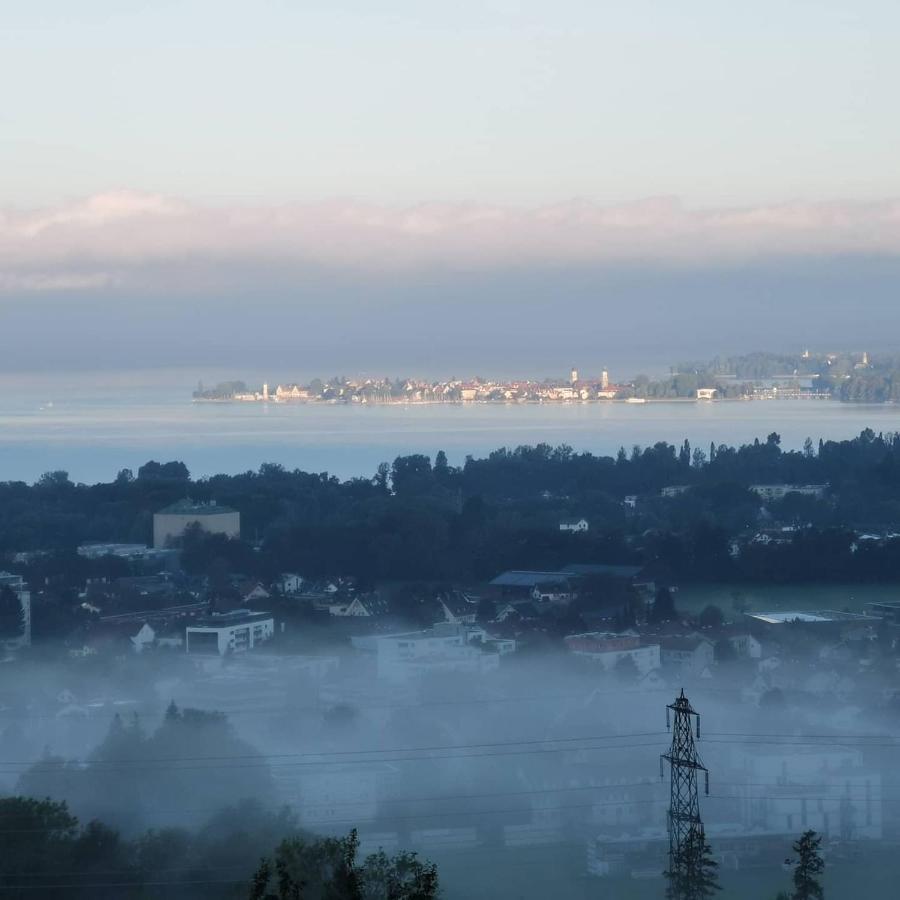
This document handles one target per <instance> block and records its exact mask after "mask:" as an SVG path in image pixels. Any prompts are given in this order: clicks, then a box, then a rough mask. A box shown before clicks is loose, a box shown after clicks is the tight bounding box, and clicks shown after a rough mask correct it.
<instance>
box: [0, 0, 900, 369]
mask: <svg viewBox="0 0 900 900" xmlns="http://www.w3.org/2000/svg"><path fill="white" fill-rule="evenodd" d="M898 33H900V6H898V5H897V4H896V3H893V2H876V0H857V2H852V3H851V2H836V0H792V2H790V3H784V2H771V0H761V2H757V3H754V4H731V3H722V2H706V0H687V2H683V3H680V4H674V3H671V2H665V0H633V2H629V3H619V2H615V3H613V2H603V0H560V2H555V3H553V4H547V3H545V2H514V0H486V2H480V3H477V2H471V0H459V2H456V3H453V4H447V3H444V4H437V3H431V2H421V0H420V2H402V0H389V2H376V0H368V2H362V0H360V2H340V0H332V2H327V3H326V2H317V0H308V2H303V3H297V2H287V0H258V2H255V3H252V4H251V3H246V2H242V3H236V2H227V0H219V2H215V3H212V2H209V3H207V2H201V0H193V2H192V0H183V2H174V0H171V2H170V0H157V2H155V3H153V4H148V3H143V2H137V0H82V2H80V3H78V4H72V3H68V2H49V0H32V2H30V3H27V4H14V5H13V6H12V7H11V8H10V9H8V10H5V11H4V27H3V29H2V30H0V78H2V81H3V83H4V84H5V85H6V86H7V89H6V90H5V91H4V101H3V104H2V106H0V328H2V330H3V331H4V332H5V333H6V335H7V348H6V351H5V352H4V353H2V354H0V369H4V368H5V369H7V370H9V369H16V368H37V369H42V368H47V367H50V368H52V367H54V366H66V367H75V368H84V367H86V366H89V365H97V364H98V363H99V364H104V365H105V364H109V365H113V364H115V365H120V364H121V365H125V366H126V367H127V366H128V365H130V364H134V365H138V364H140V365H144V366H146V365H155V364H157V363H159V364H163V362H162V361H164V364H166V365H168V364H183V363H187V362H192V361H199V362H201V363H202V364H203V365H210V366H213V365H216V364H220V365H224V366H227V365H229V364H230V363H231V361H232V360H233V359H234V357H235V355H236V354H240V355H242V356H243V357H245V359H246V360H248V361H250V360H252V361H253V362H254V363H259V362H260V361H261V360H264V359H265V358H266V357H267V355H271V354H273V353H274V354H276V355H278V354H279V353H281V354H283V355H284V357H285V362H289V361H290V356H291V352H292V350H291V347H287V348H285V349H284V350H279V349H278V348H279V347H281V345H282V344H284V343H287V342H289V340H290V338H293V340H294V341H295V344H294V345H292V346H294V347H296V346H300V347H303V348H306V349H307V350H308V353H307V354H306V357H305V358H306V360H307V362H308V363H309V365H316V366H318V365H319V364H322V365H324V364H326V363H332V364H333V365H334V366H335V369H340V370H342V371H345V372H351V371H352V370H353V369H354V368H355V367H362V366H363V365H365V366H370V365H378V366H381V367H382V368H385V369H391V368H392V366H391V364H392V363H394V364H395V365H396V367H397V368H401V369H403V370H408V367H409V366H412V365H425V364H426V363H427V364H428V365H430V366H433V367H435V368H437V369H440V370H441V372H443V371H444V369H446V368H447V367H452V366H458V365H466V366H468V365H474V366H476V367H478V368H480V369H482V370H485V371H487V370H489V369H490V367H491V366H499V367H500V368H503V367H504V366H507V367H508V368H510V369H515V370H516V371H521V369H522V367H525V366H529V365H532V364H533V365H535V366H542V365H556V366H557V368H558V367H559V365H558V364H559V363H561V361H562V360H564V359H568V358H569V356H570V355H571V352H570V348H572V349H573V350H574V349H577V347H578V345H580V344H588V343H591V342H596V341H598V340H599V341H608V342H610V343H612V342H615V343H616V352H622V353H623V354H624V355H626V356H627V354H629V353H633V354H635V355H640V354H641V353H647V354H650V355H651V356H655V355H656V354H657V353H663V352H670V355H671V356H674V357H677V356H678V355H679V352H695V351H696V350H703V349H704V348H706V347H708V346H710V347H711V345H713V344H714V345H715V348H714V349H715V350H716V351H719V350H721V349H728V350H732V349H733V350H739V349H753V348H754V347H753V346H744V345H745V344H753V345H754V346H773V345H777V348H778V349H781V348H784V347H788V346H796V345H797V344H800V343H803V344H806V343H809V342H810V341H813V340H815V341H821V342H825V343H828V342H831V343H839V342H840V341H842V340H848V341H849V340H853V341H855V342H857V343H859V344H867V345H871V346H875V345H876V344H878V343H879V342H881V343H882V344H883V343H885V341H886V334H887V333H888V332H889V331H890V330H891V329H895V328H896V327H897V326H898V325H900V311H895V309H894V304H893V303H892V302H891V300H890V298H891V297H892V296H894V295H896V290H897V288H898V286H900V285H898V282H897V269H898V267H897V265H895V260H896V258H897V255H898V253H900V199H898V198H900V168H898V167H897V166H896V159H897V155H898V150H900V118H898V117H897V116H896V115H895V114H894V108H895V98H894V94H895V89H896V85H897V84H900V56H898V54H896V52H895V43H896V41H895V36H896V34H898ZM849 305H853V307H854V310H855V312H854V314H853V315H848V306H849ZM564 310H566V311H568V313H569V314H568V315H564V314H563V311H564ZM670 310H671V311H672V315H671V319H669V311H670ZM769 310H775V311H776V312H777V317H776V318H777V320H778V322H779V325H778V327H777V328H776V327H775V321H774V320H773V318H772V316H771V315H769V313H768V311H769ZM860 313H861V314H860ZM240 319H243V320H244V324H243V325H238V324H237V323H238V321H239V320H240ZM273 320H275V321H278V322H280V323H281V324H282V325H283V326H284V327H285V328H286V329H287V331H288V332H289V334H290V338H289V337H288V335H287V334H285V333H277V332H276V333H273V331H272V329H271V327H266V326H267V325H268V324H269V323H271V322H272V321H273ZM576 321H577V322H578V323H579V324H578V327H573V322H576ZM63 322H67V323H68V325H67V326H65V327H64V326H63V324H62V323H63ZM73 338H75V339H74V340H73ZM423 344H424V345H425V346H426V347H427V349H423ZM592 346H593V344H592ZM601 352H602V350H601ZM606 352H607V353H608V354H612V352H613V350H612V348H610V349H609V350H607V351H606ZM486 356H487V357H490V358H485V357H486ZM479 362H480V363H481V365H480V366H479V365H478V363H479ZM565 365H566V366H567V365H568V363H565ZM441 372H436V373H435V374H441ZM236 374H237V373H236Z"/></svg>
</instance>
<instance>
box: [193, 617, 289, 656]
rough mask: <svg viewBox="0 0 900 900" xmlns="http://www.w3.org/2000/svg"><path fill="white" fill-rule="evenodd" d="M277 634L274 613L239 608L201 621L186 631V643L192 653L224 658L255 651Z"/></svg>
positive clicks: (197, 621)
mask: <svg viewBox="0 0 900 900" xmlns="http://www.w3.org/2000/svg"><path fill="white" fill-rule="evenodd" d="M274 634H275V619H274V618H273V616H272V614H271V613H266V612H250V610H247V609H237V610H235V611H234V612H228V613H221V614H218V615H216V614H214V615H211V616H207V617H206V618H203V619H197V620H196V621H195V623H194V624H193V625H188V626H187V628H185V630H184V642H185V649H186V651H187V652H188V653H205V654H218V655H219V656H224V655H225V654H226V653H242V652H244V651H246V650H252V649H253V648H254V647H255V646H257V645H258V644H261V643H264V642H265V641H267V640H269V639H270V638H271V637H272V636H273V635H274Z"/></svg>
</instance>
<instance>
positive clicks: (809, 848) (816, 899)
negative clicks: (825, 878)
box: [791, 831, 825, 900]
mask: <svg viewBox="0 0 900 900" xmlns="http://www.w3.org/2000/svg"><path fill="white" fill-rule="evenodd" d="M821 843H822V838H821V837H820V836H819V835H818V834H816V832H815V831H804V832H803V834H802V835H800V838H799V840H798V841H797V842H796V843H795V844H794V853H796V854H797V865H796V866H795V867H794V893H793V895H792V897H791V900H822V898H823V897H824V896H825V890H824V888H823V887H822V884H821V882H820V881H819V877H818V876H819V875H821V874H822V872H823V871H824V869H825V860H823V859H822V855H821V854H820V853H819V845H820V844H821Z"/></svg>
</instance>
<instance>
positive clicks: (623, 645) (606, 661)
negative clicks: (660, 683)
mask: <svg viewBox="0 0 900 900" xmlns="http://www.w3.org/2000/svg"><path fill="white" fill-rule="evenodd" d="M565 643H566V646H567V647H568V648H569V652H570V653H572V654H574V655H575V656H583V657H585V658H587V659H590V660H593V661H594V662H596V663H598V664H599V665H601V666H602V667H603V668H604V669H605V670H606V671H610V670H612V669H615V667H616V666H617V665H618V664H619V663H620V662H621V661H622V660H623V659H631V660H632V662H634V664H635V666H636V668H637V671H638V673H639V674H641V675H646V674H647V673H648V672H651V671H652V670H654V669H658V668H659V667H660V647H659V644H658V643H656V642H649V643H645V642H644V641H642V640H641V638H640V636H638V635H637V634H633V633H630V632H625V633H624V634H616V633H613V632H605V631H589V632H585V633H584V634H570V635H569V636H568V637H566V638H565Z"/></svg>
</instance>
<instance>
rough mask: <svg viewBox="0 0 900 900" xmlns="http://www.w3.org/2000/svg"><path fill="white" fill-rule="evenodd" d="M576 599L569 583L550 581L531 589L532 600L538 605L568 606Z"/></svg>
mask: <svg viewBox="0 0 900 900" xmlns="http://www.w3.org/2000/svg"><path fill="white" fill-rule="evenodd" d="M575 597H576V594H575V592H574V591H573V590H572V588H571V587H570V585H569V583H568V582H558V581H548V582H545V583H543V584H536V585H535V586H534V587H533V588H532V589H531V599H532V600H534V601H535V602H536V603H553V604H555V605H556V606H567V605H568V604H569V603H571V602H572V601H573V600H574V599H575Z"/></svg>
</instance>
